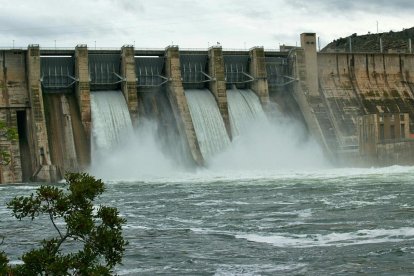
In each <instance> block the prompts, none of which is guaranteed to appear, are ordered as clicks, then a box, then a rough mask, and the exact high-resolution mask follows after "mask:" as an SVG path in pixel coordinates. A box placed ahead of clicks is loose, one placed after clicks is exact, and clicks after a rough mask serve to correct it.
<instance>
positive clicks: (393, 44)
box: [321, 27, 414, 53]
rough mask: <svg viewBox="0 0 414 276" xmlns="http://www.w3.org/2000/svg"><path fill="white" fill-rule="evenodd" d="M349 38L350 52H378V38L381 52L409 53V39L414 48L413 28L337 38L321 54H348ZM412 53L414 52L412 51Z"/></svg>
mask: <svg viewBox="0 0 414 276" xmlns="http://www.w3.org/2000/svg"><path fill="white" fill-rule="evenodd" d="M349 38H351V44H352V52H380V38H381V39H382V48H383V52H385V53H386V52H403V53H408V52H409V42H408V41H409V39H411V43H412V47H413V48H414V27H412V28H409V29H403V30H402V31H400V32H393V31H390V32H386V33H376V34H370V33H369V34H366V35H357V34H356V33H355V34H352V35H351V36H349V37H345V38H342V37H340V38H338V39H335V40H334V41H332V42H331V43H329V44H328V45H327V46H326V47H324V48H323V49H322V50H321V52H349ZM413 52H414V50H413Z"/></svg>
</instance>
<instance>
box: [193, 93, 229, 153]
mask: <svg viewBox="0 0 414 276" xmlns="http://www.w3.org/2000/svg"><path fill="white" fill-rule="evenodd" d="M185 96H186V98H187V102H188V107H189V109H190V114H191V118H192V120H193V124H194V128H195V132H196V135H197V140H198V143H199V145H200V151H201V154H202V155H203V157H204V159H205V160H208V159H209V158H211V157H213V156H214V155H215V154H217V153H219V152H221V151H223V150H224V149H225V148H227V146H228V145H229V144H230V139H229V136H228V135H227V131H226V127H225V125H224V121H223V118H222V117H221V114H220V111H219V109H218V106H217V103H216V100H215V99H214V96H213V95H212V94H211V92H210V91H209V90H207V89H203V90H201V89H188V90H185Z"/></svg>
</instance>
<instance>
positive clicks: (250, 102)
mask: <svg viewBox="0 0 414 276" xmlns="http://www.w3.org/2000/svg"><path fill="white" fill-rule="evenodd" d="M227 102H228V107H229V116H230V126H231V132H232V134H233V136H234V137H235V136H239V135H240V133H242V132H243V131H244V130H245V129H246V128H247V127H248V124H250V123H253V121H255V120H263V119H264V118H266V115H265V113H264V111H263V108H262V105H261V104H260V100H259V98H258V97H257V95H256V94H255V93H254V92H253V91H252V90H250V89H237V88H235V87H233V88H232V89H230V90H227Z"/></svg>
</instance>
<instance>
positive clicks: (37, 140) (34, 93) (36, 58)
mask: <svg viewBox="0 0 414 276" xmlns="http://www.w3.org/2000/svg"><path fill="white" fill-rule="evenodd" d="M27 75H28V78H27V79H28V87H29V99H30V106H31V109H30V115H31V116H30V117H31V120H30V124H31V129H32V135H33V140H32V141H33V150H34V151H33V153H32V162H33V164H32V167H33V168H34V173H33V175H32V177H31V178H32V179H33V180H35V181H46V182H50V181H55V180H56V168H55V166H54V165H52V164H51V160H50V153H49V141H48V137H47V130H46V119H45V113H44V106H43V95H42V89H41V85H40V49H39V46H38V45H32V46H29V49H28V51H27Z"/></svg>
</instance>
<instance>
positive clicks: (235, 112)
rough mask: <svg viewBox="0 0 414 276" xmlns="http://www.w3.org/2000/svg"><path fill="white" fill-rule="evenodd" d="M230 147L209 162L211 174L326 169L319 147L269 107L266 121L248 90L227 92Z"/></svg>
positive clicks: (275, 107) (292, 122)
mask: <svg viewBox="0 0 414 276" xmlns="http://www.w3.org/2000/svg"><path fill="white" fill-rule="evenodd" d="M227 96H228V106H229V113H230V124H231V127H232V131H233V141H232V143H231V145H230V146H229V147H228V148H227V149H226V150H225V151H223V152H222V153H220V154H217V155H216V156H215V158H213V159H212V161H211V162H210V163H209V164H210V166H209V167H210V169H212V170H214V171H228V172H234V171H242V172H243V173H244V172H245V171H272V172H281V173H284V174H285V173H286V172H288V171H306V170H314V169H323V168H327V167H329V163H328V162H327V160H326V159H325V157H324V156H323V152H322V150H321V148H320V147H319V145H318V144H317V143H316V142H315V141H313V140H312V139H309V138H307V134H306V133H305V132H304V131H303V129H302V128H301V126H300V125H298V124H297V122H295V121H293V120H291V119H289V118H286V117H284V116H283V114H281V113H279V112H278V111H277V106H275V105H274V106H272V110H273V112H272V114H273V118H268V117H267V116H266V115H265V113H264V111H263V109H262V106H261V104H260V101H259V98H258V97H257V96H256V95H255V94H254V92H253V91H251V90H239V89H235V88H233V89H231V90H228V91H227Z"/></svg>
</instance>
